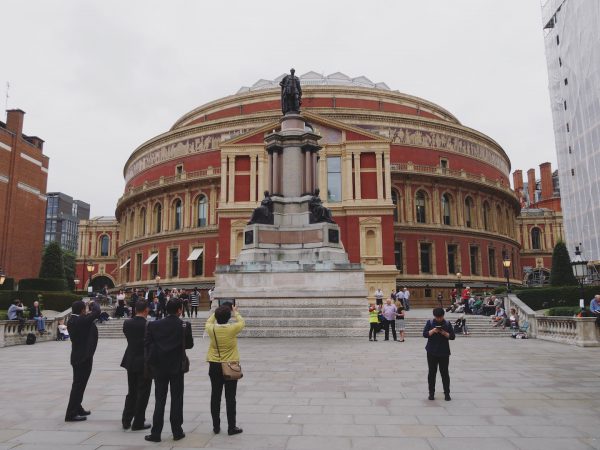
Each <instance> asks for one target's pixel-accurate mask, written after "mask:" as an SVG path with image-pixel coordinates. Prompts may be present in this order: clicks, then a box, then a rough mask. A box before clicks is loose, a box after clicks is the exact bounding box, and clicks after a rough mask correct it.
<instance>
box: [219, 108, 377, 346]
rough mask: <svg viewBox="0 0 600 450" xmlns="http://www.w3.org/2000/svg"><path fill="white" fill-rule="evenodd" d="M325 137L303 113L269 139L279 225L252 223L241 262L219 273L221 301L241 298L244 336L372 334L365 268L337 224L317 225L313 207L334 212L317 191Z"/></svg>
mask: <svg viewBox="0 0 600 450" xmlns="http://www.w3.org/2000/svg"><path fill="white" fill-rule="evenodd" d="M318 139H319V136H318V135H316V134H314V133H313V132H312V129H310V128H308V127H307V126H306V125H305V123H304V120H303V118H302V116H300V115H298V114H286V115H285V116H284V117H283V118H282V121H281V131H280V132H278V133H272V134H270V135H268V136H267V137H266V148H267V151H268V152H269V158H270V159H269V186H270V187H271V192H274V194H273V196H272V197H271V202H272V222H273V224H272V225H271V224H260V223H254V224H250V225H248V226H246V228H245V229H244V246H243V248H242V251H241V252H240V254H239V256H238V258H237V259H236V262H235V263H234V264H231V265H227V266H218V267H217V269H216V271H215V291H214V298H215V300H216V302H215V303H217V302H218V300H219V299H225V298H235V299H236V304H237V305H238V306H239V307H240V310H241V312H242V314H243V315H244V317H245V318H246V330H245V331H244V334H243V335H244V336H252V337H286V336H290V337H292V336H293V337H317V336H364V334H365V330H366V329H367V327H368V321H367V316H368V302H367V299H366V297H367V290H366V287H365V277H364V269H363V268H362V266H361V265H360V264H352V263H350V262H349V259H348V254H347V253H346V251H345V250H344V246H343V245H342V242H341V237H340V229H339V227H338V225H337V224H335V223H329V222H319V223H310V222H311V207H312V208H313V213H314V212H315V211H317V213H319V214H321V217H323V216H324V213H328V211H327V210H325V209H324V208H323V207H322V205H320V202H319V201H318V199H317V198H316V197H314V196H313V195H314V192H315V189H316V160H317V157H316V154H317V152H318V150H319V149H320V146H319V145H318V144H317V141H318ZM267 204H268V203H267ZM315 204H316V208H317V210H315V209H314V208H315ZM311 205H312V206H311ZM266 210H267V207H266V206H265V207H263V211H266ZM319 214H317V215H319ZM313 215H314V214H313ZM264 218H265V216H263V219H264Z"/></svg>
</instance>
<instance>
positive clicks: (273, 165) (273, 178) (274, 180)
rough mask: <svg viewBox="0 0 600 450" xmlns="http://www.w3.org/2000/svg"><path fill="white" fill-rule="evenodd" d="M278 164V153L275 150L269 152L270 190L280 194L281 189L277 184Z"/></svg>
mask: <svg viewBox="0 0 600 450" xmlns="http://www.w3.org/2000/svg"><path fill="white" fill-rule="evenodd" d="M279 165H280V163H279V154H278V153H277V151H274V152H273V153H271V169H272V172H273V173H272V175H271V190H272V191H273V192H274V193H275V194H281V189H280V185H279Z"/></svg>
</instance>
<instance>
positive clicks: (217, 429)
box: [213, 428, 221, 434]
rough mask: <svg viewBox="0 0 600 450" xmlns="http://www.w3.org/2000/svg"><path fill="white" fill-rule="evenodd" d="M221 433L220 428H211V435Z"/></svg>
mask: <svg viewBox="0 0 600 450" xmlns="http://www.w3.org/2000/svg"><path fill="white" fill-rule="evenodd" d="M220 432H221V429H220V428H213V433H215V434H219V433H220Z"/></svg>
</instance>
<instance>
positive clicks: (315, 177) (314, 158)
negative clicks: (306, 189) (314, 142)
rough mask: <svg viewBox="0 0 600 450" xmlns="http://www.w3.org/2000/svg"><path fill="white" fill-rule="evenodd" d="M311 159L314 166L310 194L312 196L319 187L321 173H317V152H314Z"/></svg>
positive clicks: (312, 166)
mask: <svg viewBox="0 0 600 450" xmlns="http://www.w3.org/2000/svg"><path fill="white" fill-rule="evenodd" d="M311 158H312V164H311V170H312V185H311V187H310V192H311V194H312V193H313V192H315V189H317V186H318V185H319V180H318V178H319V177H318V175H319V173H318V171H317V152H312V154H311Z"/></svg>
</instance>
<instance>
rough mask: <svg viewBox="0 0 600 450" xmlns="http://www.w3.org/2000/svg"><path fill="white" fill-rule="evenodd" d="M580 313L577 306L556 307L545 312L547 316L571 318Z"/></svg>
mask: <svg viewBox="0 0 600 450" xmlns="http://www.w3.org/2000/svg"><path fill="white" fill-rule="evenodd" d="M579 311H581V308H580V307H579V306H556V307H554V308H550V309H549V310H548V311H546V315H547V316H567V317H573V316H574V315H576V314H577V313H579Z"/></svg>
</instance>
